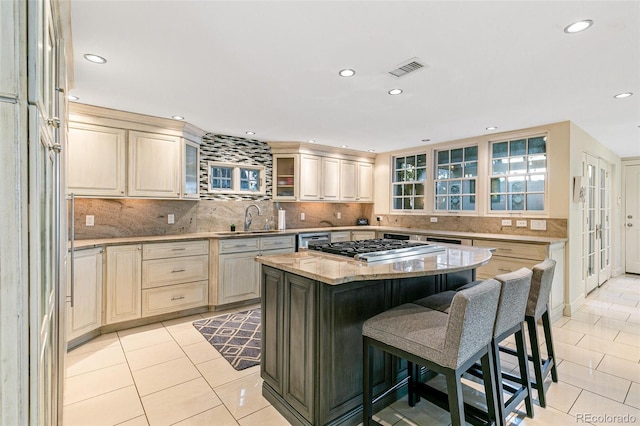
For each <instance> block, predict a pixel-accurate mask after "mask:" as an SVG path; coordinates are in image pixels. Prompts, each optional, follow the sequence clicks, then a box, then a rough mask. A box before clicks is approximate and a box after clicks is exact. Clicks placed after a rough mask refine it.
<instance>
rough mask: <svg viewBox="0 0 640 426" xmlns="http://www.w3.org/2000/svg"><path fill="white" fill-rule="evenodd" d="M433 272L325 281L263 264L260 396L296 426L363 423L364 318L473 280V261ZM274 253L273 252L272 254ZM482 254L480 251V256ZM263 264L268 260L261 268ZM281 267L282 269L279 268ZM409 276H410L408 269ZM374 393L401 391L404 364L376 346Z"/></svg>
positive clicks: (389, 398) (390, 398)
mask: <svg viewBox="0 0 640 426" xmlns="http://www.w3.org/2000/svg"><path fill="white" fill-rule="evenodd" d="M483 256H484V257H483V258H482V261H477V262H470V264H469V265H466V270H460V269H465V268H460V267H459V265H458V267H455V268H451V269H450V270H454V272H449V273H446V272H445V270H446V268H444V269H443V268H437V269H438V270H437V271H431V272H430V274H431V275H426V273H425V275H424V276H409V277H405V278H402V277H400V278H382V279H370V280H362V281H351V282H345V283H340V284H337V285H336V284H329V283H325V282H323V281H319V280H318V279H313V278H309V277H304V276H301V275H298V274H296V273H293V272H288V271H286V269H291V268H290V267H289V266H287V267H284V268H280V267H278V266H276V267H273V266H275V264H274V263H272V262H268V261H265V260H264V259H262V260H259V261H260V262H261V263H263V265H262V293H261V294H262V302H261V303H262V361H261V375H262V378H263V379H264V383H263V390H262V393H263V396H264V397H265V398H266V399H267V400H268V401H269V402H270V403H271V404H272V405H273V406H274V407H275V408H276V409H277V410H278V411H279V412H280V413H281V414H282V415H283V416H284V417H285V418H286V419H287V420H288V421H289V422H291V423H292V424H295V425H337V424H345V425H352V424H353V425H356V424H358V423H361V422H362V324H363V322H364V321H365V320H366V319H368V318H370V317H372V316H374V315H377V314H379V313H381V312H383V311H386V310H388V309H390V308H392V307H395V306H398V305H400V304H403V303H408V302H411V301H413V300H416V299H419V298H422V297H425V296H428V295H431V294H434V293H437V292H440V291H445V290H451V289H455V288H457V287H459V286H461V285H463V284H466V283H468V282H470V281H472V280H473V279H474V278H475V267H476V266H478V265H479V264H482V263H486V262H487V261H488V260H489V258H490V253H488V251H485V253H483ZM274 257H275V256H274ZM480 257H482V256H480ZM268 264H270V265H272V266H267V265H268ZM283 269H285V270H283ZM408 275H411V274H408ZM373 362H374V376H373V377H374V383H375V388H374V393H375V394H379V393H383V392H385V391H387V393H386V395H385V396H384V397H383V398H381V400H384V403H385V405H387V404H388V403H390V402H392V401H393V400H396V399H398V398H400V397H401V396H402V395H403V394H404V393H406V387H402V386H396V387H395V389H392V391H391V392H388V390H389V389H390V388H391V387H392V386H393V385H394V384H397V383H398V382H399V381H402V380H403V379H405V378H406V362H405V361H403V360H400V359H398V358H395V357H392V356H390V355H385V354H383V353H382V352H381V351H376V352H375V354H374V358H373Z"/></svg>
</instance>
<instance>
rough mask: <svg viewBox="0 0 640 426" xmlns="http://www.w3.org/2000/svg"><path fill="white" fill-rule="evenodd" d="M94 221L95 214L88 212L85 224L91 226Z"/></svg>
mask: <svg viewBox="0 0 640 426" xmlns="http://www.w3.org/2000/svg"><path fill="white" fill-rule="evenodd" d="M94 223H95V216H94V215H92V214H88V215H87V217H86V219H85V225H87V226H93V224H94Z"/></svg>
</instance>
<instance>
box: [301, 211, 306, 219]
mask: <svg viewBox="0 0 640 426" xmlns="http://www.w3.org/2000/svg"><path fill="white" fill-rule="evenodd" d="M304 219H305V215H304V212H302V213H300V220H304Z"/></svg>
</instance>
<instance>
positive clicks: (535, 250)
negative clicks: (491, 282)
mask: <svg viewBox="0 0 640 426" xmlns="http://www.w3.org/2000/svg"><path fill="white" fill-rule="evenodd" d="M473 245H474V247H483V248H489V249H495V250H494V252H493V254H492V256H491V260H490V261H489V263H487V264H486V265H483V266H480V267H479V268H477V269H476V278H477V279H483V280H484V279H488V278H493V277H495V276H496V275H500V274H505V273H508V272H513V271H515V270H517V269H520V268H531V267H532V266H534V265H536V264H538V263H540V262H542V261H543V260H544V259H546V258H550V259H554V260H555V261H556V269H555V272H554V275H553V284H552V286H551V295H550V300H549V311H550V315H551V319H552V320H555V319H557V318H559V317H561V316H562V310H563V308H564V275H565V273H564V268H565V266H564V251H565V250H564V246H565V243H564V242H556V243H552V244H548V243H538V244H536V243H522V242H512V241H498V240H473Z"/></svg>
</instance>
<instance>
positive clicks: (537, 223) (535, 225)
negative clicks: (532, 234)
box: [530, 220, 547, 231]
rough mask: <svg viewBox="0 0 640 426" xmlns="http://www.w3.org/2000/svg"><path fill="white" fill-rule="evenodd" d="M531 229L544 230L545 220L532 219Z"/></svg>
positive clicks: (545, 227) (545, 226)
mask: <svg viewBox="0 0 640 426" xmlns="http://www.w3.org/2000/svg"><path fill="white" fill-rule="evenodd" d="M530 227H531V229H533V230H534V231H546V230H547V221H546V220H532V221H531V223H530Z"/></svg>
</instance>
